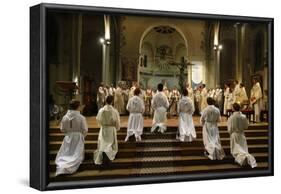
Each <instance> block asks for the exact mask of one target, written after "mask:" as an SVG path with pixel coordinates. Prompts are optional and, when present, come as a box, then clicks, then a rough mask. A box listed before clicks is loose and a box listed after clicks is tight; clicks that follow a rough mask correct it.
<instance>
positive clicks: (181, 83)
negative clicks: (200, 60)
mask: <svg viewBox="0 0 281 194" xmlns="http://www.w3.org/2000/svg"><path fill="white" fill-rule="evenodd" d="M170 65H173V66H176V67H178V68H179V71H180V75H179V86H180V89H181V92H182V91H183V89H184V88H185V85H184V83H185V77H184V71H185V70H186V69H187V67H188V66H191V65H194V64H192V63H191V62H187V60H185V59H184V57H182V58H181V62H179V63H177V62H173V61H172V62H170ZM187 78H188V74H187Z"/></svg>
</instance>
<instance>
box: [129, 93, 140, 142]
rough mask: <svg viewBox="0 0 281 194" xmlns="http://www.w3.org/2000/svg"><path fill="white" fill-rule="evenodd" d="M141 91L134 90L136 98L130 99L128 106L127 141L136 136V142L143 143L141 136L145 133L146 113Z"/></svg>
mask: <svg viewBox="0 0 281 194" xmlns="http://www.w3.org/2000/svg"><path fill="white" fill-rule="evenodd" d="M140 92H141V91H140V89H139V88H136V89H135V90H134V96H133V97H132V98H130V99H129V102H128V104H127V110H128V111H129V112H130V116H129V121H128V128H127V136H126V139H125V141H128V140H129V137H130V136H132V135H135V138H136V141H141V135H142V132H143V117H142V113H143V112H144V102H143V100H142V99H141V98H140V97H139V94H140Z"/></svg>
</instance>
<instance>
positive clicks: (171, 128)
mask: <svg viewBox="0 0 281 194" xmlns="http://www.w3.org/2000/svg"><path fill="white" fill-rule="evenodd" d="M177 129H178V126H168V127H167V132H168V131H177ZM219 129H220V130H227V126H225V125H219ZM248 129H265V130H268V124H265V123H264V124H252V125H249V128H248ZM99 130H100V128H92V127H90V128H89V129H88V131H89V132H99ZM195 130H196V131H202V126H201V125H199V126H195ZM120 131H127V127H121V128H120ZM150 131H151V128H150V127H144V132H150ZM49 132H50V133H59V132H60V129H59V127H51V128H50V129H49Z"/></svg>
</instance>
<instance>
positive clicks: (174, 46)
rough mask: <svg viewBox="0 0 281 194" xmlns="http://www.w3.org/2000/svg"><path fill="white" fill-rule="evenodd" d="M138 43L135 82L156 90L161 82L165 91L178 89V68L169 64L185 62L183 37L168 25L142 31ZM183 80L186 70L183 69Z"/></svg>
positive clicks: (185, 48)
mask: <svg viewBox="0 0 281 194" xmlns="http://www.w3.org/2000/svg"><path fill="white" fill-rule="evenodd" d="M143 37H144V38H143V39H142V41H141V42H140V58H139V67H138V80H139V83H140V84H141V85H142V86H143V87H145V88H148V87H151V88H153V89H156V86H157V84H158V83H160V82H162V83H163V84H165V85H166V87H167V88H173V87H177V88H179V73H180V72H179V68H178V67H177V66H175V65H173V64H175V63H180V62H183V61H185V60H187V56H188V52H187V44H186V40H185V37H183V35H182V33H180V32H179V31H178V30H177V29H176V28H174V27H172V26H170V25H158V26H154V27H152V28H150V30H148V31H147V32H145V34H144V36H143ZM184 73H185V76H186V78H187V69H186V70H185V72H184Z"/></svg>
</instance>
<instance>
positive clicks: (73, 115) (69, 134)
mask: <svg viewBox="0 0 281 194" xmlns="http://www.w3.org/2000/svg"><path fill="white" fill-rule="evenodd" d="M79 107H80V102H79V101H78V100H71V102H70V105H69V110H68V111H67V113H66V115H64V117H63V118H62V121H61V127H60V129H61V131H62V132H64V133H65V137H64V139H63V142H62V145H61V147H60V149H59V152H58V154H57V156H56V160H55V163H56V165H57V170H56V176H57V175H60V174H72V173H74V172H76V171H77V169H78V168H79V166H80V164H81V163H82V161H83V160H84V142H85V137H86V134H87V132H88V127H87V123H86V119H85V117H84V116H82V115H81V114H80V111H79Z"/></svg>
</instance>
